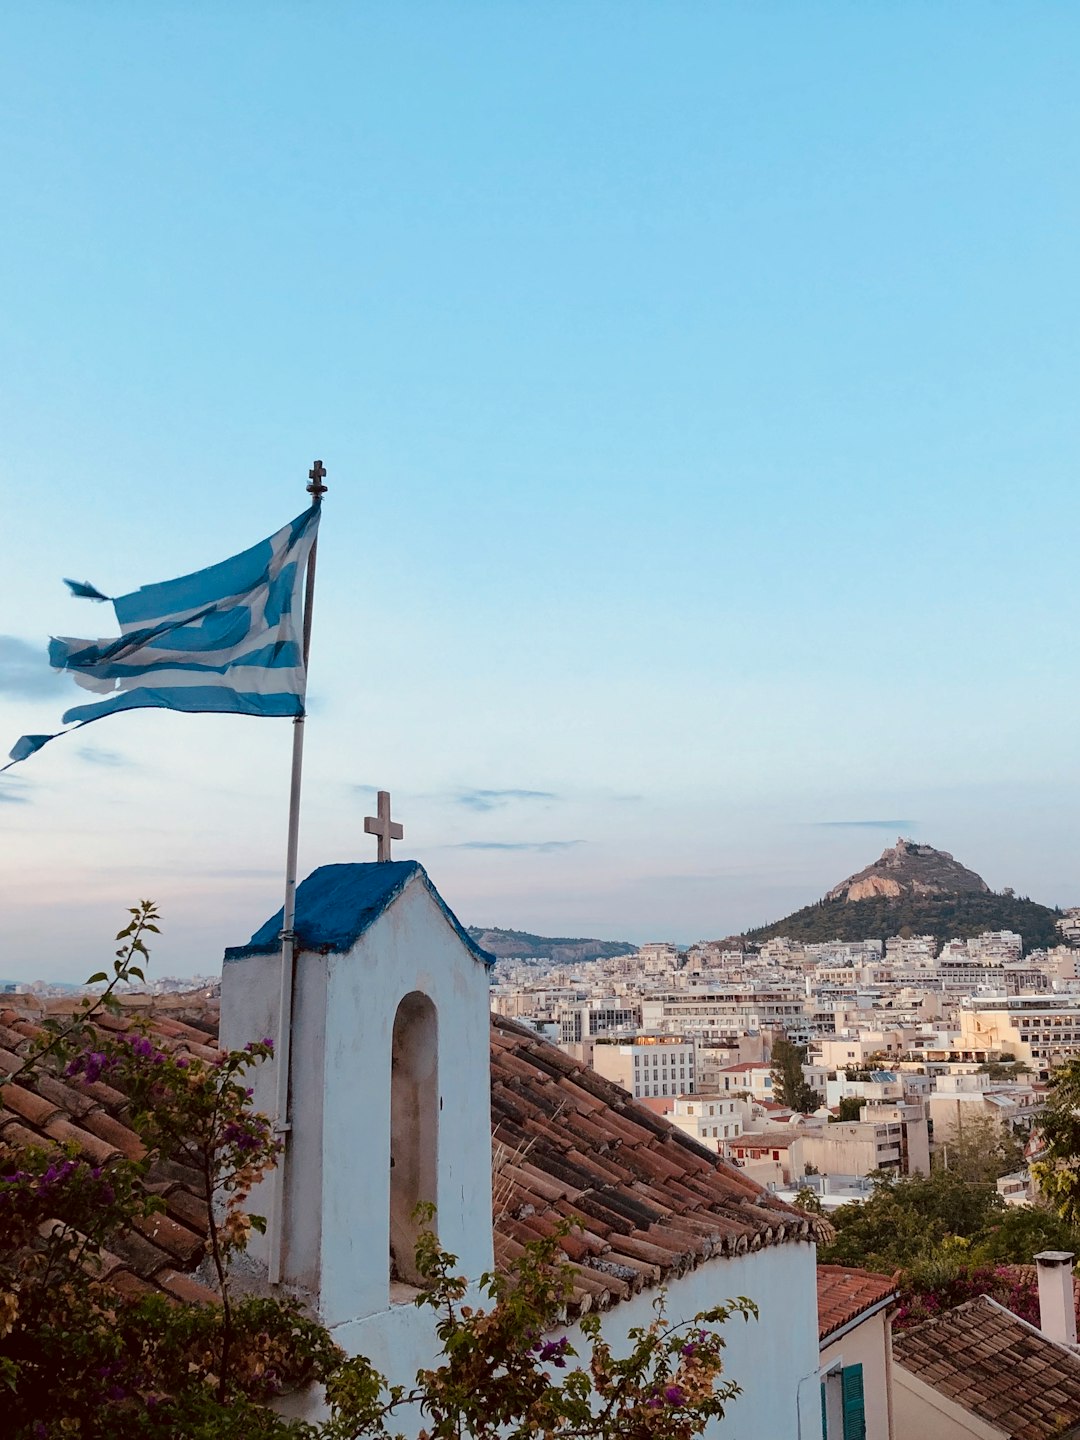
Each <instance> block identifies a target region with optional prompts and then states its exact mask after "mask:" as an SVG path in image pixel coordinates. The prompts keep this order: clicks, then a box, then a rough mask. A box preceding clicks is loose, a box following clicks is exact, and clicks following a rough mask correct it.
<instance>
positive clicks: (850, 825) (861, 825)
mask: <svg viewBox="0 0 1080 1440" xmlns="http://www.w3.org/2000/svg"><path fill="white" fill-rule="evenodd" d="M810 823H811V825H813V827H814V828H815V829H816V830H897V831H900V830H914V828H915V827H916V826H917V825H918V823H919V822H918V820H811V822H810Z"/></svg>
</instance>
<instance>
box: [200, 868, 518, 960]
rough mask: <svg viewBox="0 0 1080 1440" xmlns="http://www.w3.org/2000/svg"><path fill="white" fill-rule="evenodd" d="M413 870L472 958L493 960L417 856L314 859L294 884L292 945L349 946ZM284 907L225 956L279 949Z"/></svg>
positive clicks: (325, 949) (326, 949) (329, 949)
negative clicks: (343, 861)
mask: <svg viewBox="0 0 1080 1440" xmlns="http://www.w3.org/2000/svg"><path fill="white" fill-rule="evenodd" d="M414 875H419V876H420V879H421V880H422V881H423V882H424V884H425V885H426V886H427V889H428V893H429V894H430V895H431V897H432V899H433V900H434V901H435V903H436V905H438V907H439V909H440V910H441V911H442V913H443V914H444V915H445V916H446V920H447V924H449V925H451V926H452V927H453V929H454V930H455V931H456V933H457V937H458V939H459V940H460V941H461V943H462V944H463V945H464V946H465V948H466V949H467V950H469V951H470V952H471V953H472V954H473V955H474V956H475V957H476V959H477V960H482V961H483V963H484V964H485V965H494V963H495V957H494V955H489V954H488V952H487V951H486V950H481V948H480V946H479V945H477V943H476V941H475V940H473V939H472V938H471V937H470V935H469V933H468V931H467V930H466V929H465V927H464V926H463V925H462V924H461V923H460V922H459V921H458V918H457V916H456V915H455V914H454V913H453V911H452V910H451V909H450V907H449V906H448V905H447V903H446V901H445V900H444V899H443V898H442V896H441V895H440V894H439V892H438V891H437V890H436V889H435V886H434V885H433V884H432V883H431V879H430V877H429V875H428V873H427V871H426V870H425V869H424V867H423V866H422V865H421V864H420V862H419V861H418V860H383V861H376V862H375V863H374V864H371V865H320V866H319V868H318V870H313V871H312V873H311V874H310V875H309V876H308V877H307V879H306V880H302V881H301V882H300V884H299V886H298V887H297V890H296V920H295V922H294V929H295V931H296V948H297V950H317V951H320V952H322V953H324V954H325V953H330V954H334V955H340V954H343V953H344V952H345V951H346V950H351V949H352V947H353V945H354V944H355V943H356V941H357V940H358V939H359V938H360V936H361V935H363V933H364V931H365V930H367V929H368V927H369V926H371V925H373V924H374V923H375V921H376V920H377V919H378V918H379V916H380V915H381V914H382V912H383V911H384V910H385V909H387V907H388V906H390V905H392V904H393V903H394V901H395V900H396V899H397V897H398V896H399V895H400V894H401V892H402V891H403V890H404V889H405V886H406V885H407V884H408V882H409V881H410V880H411V879H412V877H413V876H414ZM283 914H284V911H283V910H279V911H278V912H277V914H276V915H274V916H272V917H271V918H270V919H269V920H267V922H266V924H265V925H262V926H260V928H259V929H258V930H256V931H255V934H254V935H253V936H252V937H251V939H250V940H249V941H248V943H247V944H246V945H230V946H229V947H228V949H227V950H226V951H225V959H226V960H227V961H228V960H243V959H245V958H246V957H247V956H249V955H276V954H278V953H279V951H280V950H281V924H282V917H283Z"/></svg>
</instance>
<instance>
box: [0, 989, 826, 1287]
mask: <svg viewBox="0 0 1080 1440" xmlns="http://www.w3.org/2000/svg"><path fill="white" fill-rule="evenodd" d="M107 1018H108V1024H107V1028H108V1029H110V1030H112V1031H116V1032H123V1031H124V1030H127V1029H130V1028H131V1026H132V1020H131V1018H130V1017H128V1016H123V1015H121V1016H118V1017H112V1016H110V1017H107ZM139 1018H140V1020H144V1021H145V1023H146V1024H147V1025H148V1026H149V1028H150V1031H151V1033H152V1035H153V1037H154V1039H155V1040H156V1042H157V1043H158V1044H160V1045H161V1046H162V1047H163V1048H166V1049H173V1050H177V1049H179V1050H185V1051H189V1052H190V1053H192V1054H195V1055H206V1056H212V1055H213V1054H215V1053H216V1052H215V1051H214V1050H213V1049H212V1048H211V1046H212V1043H213V1036H212V1035H211V1034H210V1030H211V1029H212V1028H213V1025H214V1023H215V1020H216V1017H212V1016H208V1017H207V1019H206V1025H207V1028H206V1029H205V1030H203V1029H199V1028H197V1027H195V1026H193V1025H190V1024H188V1023H186V1022H182V1021H179V1020H174V1019H173V1018H172V1017H171V1016H169V1017H164V1016H156V1015H155V1014H154V1012H153V1009H152V1006H146V1005H144V1006H143V1009H142V1013H141V1014H140V1017H139ZM36 1033H39V1027H37V1026H36V1025H34V1024H33V1023H31V1022H28V1021H27V1020H26V1019H25V1017H20V1016H19V1015H18V1014H17V1013H16V1012H14V1011H11V1010H7V1011H4V1012H0V1068H6V1070H7V1072H8V1073H10V1071H11V1070H12V1069H14V1068H17V1065H18V1064H19V1063H21V1061H19V1059H18V1055H19V1052H20V1051H25V1049H26V1048H27V1042H28V1040H29V1039H30V1038H32V1037H33V1035H34V1034H36ZM491 1082H492V1089H491V1098H492V1116H491V1118H492V1145H493V1154H492V1166H493V1177H494V1181H495V1184H494V1187H493V1188H494V1192H495V1193H494V1204H495V1213H494V1217H493V1220H494V1242H495V1256H496V1263H497V1264H498V1265H499V1266H501V1267H503V1268H505V1267H507V1266H509V1265H511V1264H512V1263H513V1261H514V1260H515V1259H516V1258H517V1257H518V1256H520V1254H521V1253H522V1247H523V1245H524V1244H525V1243H527V1242H528V1241H529V1240H531V1239H534V1238H536V1237H537V1236H539V1235H550V1234H551V1233H552V1232H553V1230H554V1228H555V1227H556V1225H557V1224H558V1223H560V1222H562V1221H564V1220H566V1219H570V1220H573V1221H575V1222H577V1224H579V1225H580V1226H581V1228H580V1229H578V1230H575V1231H574V1232H573V1234H572V1235H571V1236H570V1237H569V1238H567V1239H566V1240H565V1241H564V1242H563V1248H564V1251H565V1253H566V1255H567V1258H568V1260H569V1261H570V1263H571V1264H572V1267H573V1270H572V1276H573V1281H572V1283H573V1287H574V1306H575V1308H576V1310H577V1312H578V1313H579V1314H581V1313H584V1312H586V1311H587V1310H591V1309H602V1308H605V1307H606V1306H608V1305H611V1304H614V1303H616V1302H617V1301H619V1300H623V1299H626V1298H627V1297H628V1296H629V1295H631V1294H633V1293H634V1292H635V1291H637V1290H639V1289H640V1288H641V1287H642V1286H645V1285H655V1284H662V1283H664V1281H665V1280H666V1279H668V1278H670V1277H671V1276H674V1275H678V1274H682V1273H683V1272H684V1271H686V1270H688V1269H691V1268H693V1267H694V1266H695V1265H697V1264H699V1263H700V1262H701V1261H702V1260H703V1259H705V1258H708V1257H710V1256H713V1255H718V1254H732V1255H734V1254H740V1253H743V1252H744V1251H746V1250H747V1249H750V1248H757V1247H758V1246H760V1245H763V1244H778V1243H781V1242H783V1241H786V1240H807V1239H812V1238H815V1236H816V1235H817V1234H819V1233H820V1234H825V1233H827V1226H825V1225H823V1224H822V1222H819V1221H817V1220H815V1219H814V1218H813V1217H808V1216H806V1215H803V1214H802V1213H801V1212H800V1211H798V1210H795V1209H793V1208H792V1207H791V1206H788V1205H785V1204H783V1203H782V1202H781V1201H779V1200H777V1199H775V1198H774V1197H773V1196H771V1195H770V1194H769V1193H768V1192H767V1191H765V1190H763V1189H761V1187H760V1186H758V1185H756V1184H755V1183H754V1182H753V1181H751V1180H749V1179H748V1178H747V1177H746V1176H745V1175H743V1174H740V1173H739V1171H737V1170H736V1169H735V1168H734V1167H732V1166H731V1165H729V1164H728V1163H727V1162H726V1161H724V1160H722V1159H720V1158H719V1157H718V1156H716V1155H715V1154H713V1153H712V1152H710V1151H708V1150H705V1149H703V1148H702V1147H701V1146H699V1145H698V1144H697V1142H696V1141H694V1140H692V1139H690V1137H688V1136H686V1135H684V1134H683V1132H682V1131H679V1130H676V1129H673V1128H672V1127H671V1126H670V1125H669V1123H668V1122H667V1121H666V1120H664V1119H663V1118H661V1117H658V1116H656V1115H653V1114H652V1113H651V1112H650V1111H649V1110H648V1109H646V1108H645V1107H644V1106H642V1105H640V1104H638V1103H637V1102H635V1101H634V1100H632V1099H631V1098H630V1096H629V1095H627V1093H626V1091H625V1090H623V1089H621V1088H620V1087H619V1086H617V1085H615V1084H614V1083H613V1082H611V1081H608V1080H604V1079H603V1078H602V1077H601V1076H599V1075H597V1074H596V1073H595V1072H594V1071H592V1070H590V1069H588V1068H587V1067H585V1066H582V1065H581V1064H580V1063H579V1062H577V1061H575V1060H572V1059H571V1058H570V1057H569V1056H567V1055H564V1054H563V1053H562V1052H561V1051H560V1050H557V1049H556V1048H555V1047H553V1046H551V1045H550V1044H548V1042H547V1041H545V1040H543V1039H541V1038H540V1037H539V1036H537V1035H536V1034H535V1032H533V1031H530V1030H526V1029H525V1028H524V1027H522V1026H519V1025H517V1024H515V1023H514V1022H513V1021H508V1020H504V1019H502V1018H500V1017H493V1020H492V1026H491ZM21 1088H22V1089H23V1091H24V1092H25V1095H26V1096H28V1097H29V1098H28V1099H24V1098H23V1097H21V1096H19V1095H16V1097H15V1103H14V1104H13V1105H12V1106H11V1108H10V1109H9V1110H8V1111H2V1110H0V1137H3V1138H4V1139H6V1140H8V1141H10V1142H12V1143H39V1144H40V1143H49V1142H50V1141H52V1142H54V1143H55V1142H56V1141H66V1140H73V1141H74V1142H75V1143H76V1144H77V1145H78V1146H79V1148H80V1149H81V1150H82V1151H83V1153H85V1154H87V1155H88V1156H90V1157H91V1158H93V1159H94V1161H95V1163H100V1164H108V1163H110V1162H111V1161H113V1160H114V1159H115V1158H117V1157H118V1156H119V1155H120V1154H125V1155H135V1154H137V1153H140V1150H141V1146H140V1142H139V1139H138V1137H137V1136H136V1135H135V1133H134V1132H133V1131H132V1130H131V1128H130V1126H129V1125H128V1123H127V1108H126V1100H125V1097H124V1096H123V1095H122V1094H121V1093H120V1092H119V1091H117V1090H115V1089H113V1088H112V1087H111V1086H109V1085H107V1084H103V1083H102V1082H97V1083H96V1084H94V1085H89V1086H84V1085H82V1084H78V1083H76V1084H69V1083H67V1082H65V1081H63V1080H60V1079H58V1078H57V1077H55V1076H51V1077H50V1076H38V1077H35V1079H34V1080H33V1082H31V1083H29V1084H27V1085H26V1086H23V1087H21ZM146 1183H147V1186H148V1188H149V1189H150V1190H151V1191H153V1192H154V1193H157V1194H159V1195H161V1196H162V1198H163V1199H164V1201H165V1206H166V1209H165V1211H164V1213H159V1214H156V1215H154V1216H152V1217H150V1219H149V1220H147V1221H146V1222H143V1223H141V1224H140V1226H139V1227H138V1228H136V1229H133V1230H132V1231H130V1232H129V1233H128V1234H127V1235H125V1236H124V1237H122V1239H121V1240H119V1241H118V1242H117V1243H116V1244H115V1246H114V1249H115V1254H114V1255H112V1256H110V1258H109V1267H110V1268H109V1283H110V1284H112V1285H114V1286H115V1288H116V1289H117V1290H118V1291H120V1292H121V1293H124V1294H142V1293H147V1292H148V1291H151V1290H156V1291H158V1292H159V1293H164V1294H166V1295H169V1296H170V1297H172V1298H173V1299H176V1300H179V1301H183V1302H188V1303H203V1302H206V1301H208V1300H209V1299H212V1297H213V1292H212V1291H210V1290H207V1289H206V1288H205V1287H203V1286H202V1285H200V1284H199V1283H198V1282H197V1281H195V1280H194V1279H193V1278H191V1276H190V1275H189V1274H187V1273H185V1272H187V1271H190V1270H192V1269H193V1268H194V1267H195V1265H196V1264H197V1263H198V1262H199V1259H200V1257H201V1255H202V1253H203V1249H204V1244H205V1234H206V1225H207V1208H206V1198H205V1194H204V1193H203V1191H202V1181H201V1177H200V1176H199V1174H198V1172H196V1171H195V1170H193V1169H192V1168H190V1167H189V1166H186V1165H184V1164H182V1163H179V1162H178V1161H176V1160H174V1159H169V1158H158V1159H155V1160H154V1163H153V1164H152V1165H151V1167H150V1169H149V1170H148V1172H147V1175H146Z"/></svg>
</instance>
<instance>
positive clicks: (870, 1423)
mask: <svg viewBox="0 0 1080 1440" xmlns="http://www.w3.org/2000/svg"><path fill="white" fill-rule="evenodd" d="M889 1329H890V1327H889V1322H888V1318H887V1311H886V1310H879V1311H878V1312H877V1314H876V1315H868V1316H867V1318H866V1319H865V1320H863V1321H862V1322H861V1323H860V1324H858V1325H855V1326H853V1328H852V1329H850V1330H848V1331H847V1332H846V1333H845V1334H842V1335H841V1336H840V1338H839V1339H838V1340H834V1341H833V1342H832V1343H831V1344H829V1345H825V1346H823V1347H822V1350H821V1368H822V1370H828V1369H830V1368H831V1367H832V1366H833V1365H861V1366H862V1367H863V1403H864V1405H865V1409H866V1440H893V1433H892V1426H891V1423H890V1408H891V1406H890V1394H889V1386H890V1374H889V1372H890V1370H891V1369H892V1365H891V1359H890V1357H891V1347H892V1340H891V1336H890V1334H889Z"/></svg>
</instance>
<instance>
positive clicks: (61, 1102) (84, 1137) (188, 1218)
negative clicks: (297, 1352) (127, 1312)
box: [0, 1007, 218, 1301]
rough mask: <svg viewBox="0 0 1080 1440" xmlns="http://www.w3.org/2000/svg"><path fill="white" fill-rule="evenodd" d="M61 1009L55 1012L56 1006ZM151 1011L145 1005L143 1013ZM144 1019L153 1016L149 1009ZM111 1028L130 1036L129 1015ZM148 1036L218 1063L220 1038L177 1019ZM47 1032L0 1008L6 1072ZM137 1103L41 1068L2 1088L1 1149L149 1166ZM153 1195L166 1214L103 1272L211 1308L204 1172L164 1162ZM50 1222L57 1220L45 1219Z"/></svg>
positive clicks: (154, 1022)
mask: <svg viewBox="0 0 1080 1440" xmlns="http://www.w3.org/2000/svg"><path fill="white" fill-rule="evenodd" d="M50 1008H52V1007H50ZM140 1008H142V1007H140ZM143 1014H144V1017H145V1016H146V1012H145V1011H143ZM97 1023H98V1025H99V1028H100V1029H102V1030H112V1031H117V1032H126V1031H128V1030H130V1028H131V1021H130V1019H129V1018H119V1017H114V1016H112V1015H108V1014H106V1015H102V1016H101V1017H99V1019H98V1021H97ZM148 1023H149V1032H150V1034H151V1035H152V1036H153V1038H154V1041H155V1043H156V1044H157V1045H159V1046H160V1047H161V1048H162V1049H163V1050H174V1051H181V1052H187V1053H188V1054H191V1055H197V1056H199V1057H201V1058H202V1059H213V1058H214V1056H216V1054H217V1053H218V1052H217V1050H216V1049H215V1048H213V1047H214V1039H213V1037H212V1036H211V1035H209V1034H208V1033H207V1031H206V1030H205V1029H199V1028H196V1027H195V1026H193V1025H190V1024H188V1023H187V1022H185V1021H182V1020H177V1019H174V1018H172V1017H171V1016H169V1017H165V1016H156V1015H152V1016H150V1017H149V1019H148ZM41 1033H42V1031H41V1027H40V1026H39V1025H38V1024H37V1021H36V1019H35V1018H33V1017H32V1016H31V1015H30V1014H28V1013H27V1011H25V1010H23V1011H17V1010H14V1009H10V1008H9V1009H5V1010H0V1073H3V1074H4V1075H11V1074H12V1073H13V1072H14V1071H16V1070H18V1069H19V1067H20V1066H21V1064H22V1062H23V1058H24V1057H25V1053H26V1051H27V1049H28V1048H29V1045H30V1042H32V1041H33V1040H34V1039H36V1038H37V1037H38V1036H39V1035H40V1034H41ZM127 1114H128V1106H127V1100H126V1098H125V1096H123V1095H122V1094H121V1093H120V1091H119V1090H115V1089H113V1087H112V1086H111V1085H106V1084H105V1083H104V1081H101V1080H98V1081H95V1083H94V1084H92V1085H86V1084H82V1083H78V1084H74V1085H69V1084H66V1083H65V1082H64V1081H63V1080H60V1079H58V1078H56V1077H55V1076H52V1075H49V1074H47V1073H44V1072H42V1071H37V1072H35V1073H34V1074H33V1075H32V1076H29V1075H28V1076H27V1080H26V1084H25V1085H24V1084H21V1083H19V1082H18V1081H11V1082H10V1083H8V1084H7V1085H5V1086H4V1087H3V1088H2V1089H0V1144H2V1143H3V1142H4V1141H7V1142H8V1143H9V1144H15V1145H48V1144H50V1142H52V1143H66V1142H69V1141H70V1142H72V1143H73V1144H74V1145H75V1146H76V1147H77V1148H78V1151H79V1153H80V1154H81V1155H83V1156H84V1157H85V1158H86V1159H87V1160H89V1161H91V1162H92V1163H93V1164H95V1165H103V1166H107V1165H108V1164H109V1163H110V1162H111V1161H114V1160H117V1159H119V1158H120V1157H121V1156H125V1157H126V1158H127V1159H130V1160H141V1159H142V1158H143V1156H144V1154H145V1153H146V1152H145V1150H144V1148H143V1145H142V1142H141V1141H140V1140H139V1137H138V1136H137V1135H136V1134H135V1132H134V1131H133V1130H132V1129H131V1128H130V1126H129V1125H128V1124H127ZM146 1184H147V1188H148V1189H149V1190H151V1191H152V1192H153V1193H154V1194H155V1195H159V1196H161V1198H162V1199H163V1200H164V1201H165V1209H164V1210H163V1211H160V1212H158V1213H157V1214H155V1215H151V1216H150V1217H149V1219H147V1220H143V1221H139V1222H138V1224H137V1226H136V1228H134V1229H133V1230H132V1231H130V1232H129V1233H128V1234H127V1235H125V1236H124V1237H123V1238H122V1239H117V1240H116V1241H115V1242H114V1246H115V1248H114V1251H112V1252H107V1253H105V1254H103V1255H102V1256H101V1257H100V1262H101V1269H100V1271H97V1272H96V1273H98V1274H100V1275H101V1277H102V1278H104V1279H106V1280H107V1281H108V1283H109V1284H110V1285H112V1286H113V1287H114V1288H116V1289H117V1290H119V1291H120V1292H121V1293H122V1294H124V1295H129V1296H133V1297H134V1296H138V1295H143V1294H147V1293H149V1292H151V1291H158V1292H160V1293H162V1294H164V1295H167V1296H170V1297H172V1298H173V1299H177V1300H186V1301H209V1300H213V1299H215V1296H214V1293H213V1292H212V1291H211V1290H208V1289H207V1288H206V1287H205V1286H203V1285H200V1284H199V1283H198V1282H197V1281H196V1280H194V1279H192V1277H191V1274H190V1273H189V1272H191V1271H193V1270H194V1269H195V1267H196V1266H197V1265H198V1263H199V1261H200V1260H201V1259H202V1257H203V1253H204V1250H205V1245H206V1230H207V1224H208V1219H207V1208H206V1195H205V1192H204V1191H203V1190H202V1188H201V1185H200V1178H199V1176H198V1174H197V1173H196V1172H195V1171H194V1170H192V1169H190V1168H189V1167H187V1166H184V1165H179V1164H176V1163H175V1162H173V1161H168V1160H160V1161H157V1162H155V1164H154V1165H153V1166H152V1167H151V1168H150V1170H149V1171H148V1172H147V1179H146ZM46 1223H48V1222H46Z"/></svg>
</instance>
